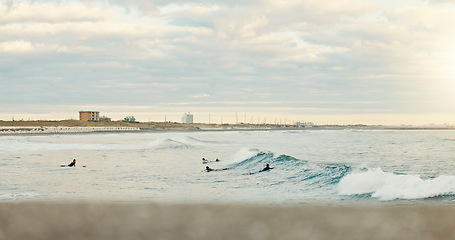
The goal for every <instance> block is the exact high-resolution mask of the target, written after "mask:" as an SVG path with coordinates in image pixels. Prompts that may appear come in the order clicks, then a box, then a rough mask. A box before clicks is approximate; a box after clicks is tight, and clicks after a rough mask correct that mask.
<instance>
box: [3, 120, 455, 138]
mask: <svg viewBox="0 0 455 240" xmlns="http://www.w3.org/2000/svg"><path fill="white" fill-rule="evenodd" d="M275 130H281V131H287V130H455V127H425V126H423V127H413V126H405V127H404V126H369V125H314V126H294V125H281V126H277V125H268V124H263V125H253V124H223V125H219V124H203V123H200V124H180V123H170V122H150V123H139V122H136V123H126V122H82V121H78V120H63V121H1V120H0V136H2V135H35V134H80V133H125V132H138V133H139V132H163V131H188V132H192V131H275Z"/></svg>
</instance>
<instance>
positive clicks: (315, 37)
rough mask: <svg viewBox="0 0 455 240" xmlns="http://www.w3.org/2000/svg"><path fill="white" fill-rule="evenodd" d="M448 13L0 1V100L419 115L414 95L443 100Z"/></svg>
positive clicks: (397, 7) (428, 8) (406, 7)
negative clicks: (275, 106) (280, 106)
mask: <svg viewBox="0 0 455 240" xmlns="http://www.w3.org/2000/svg"><path fill="white" fill-rule="evenodd" d="M454 11H455V10H454V9H452V8H450V7H447V5H442V4H429V5H428V4H423V3H421V2H415V3H413V4H409V3H406V4H405V3H398V2H396V1H394V2H388V1H385V2H384V1H360V0H343V1H337V2H333V1H328V0H322V1H313V0H304V1H297V0H295V1H284V2H283V1H281V2H280V1H272V0H270V1H266V0H262V1H259V0H257V1H247V2H245V1H228V2H226V1H213V0H212V1H208V0H207V1H205V0H204V1H198V2H188V1H161V0H155V1H145V0H144V1H142V0H137V1H134V0H133V1H121V0H109V1H94V0H90V1H76V2H65V1H29V2H27V1H21V2H20V3H14V4H7V3H6V2H5V1H4V2H1V3H0V82H1V83H2V84H3V85H6V86H7V88H8V89H12V91H8V92H7V91H5V90H4V91H1V90H0V101H1V102H4V103H23V104H25V103H28V102H36V103H42V104H51V103H52V102H59V103H62V104H63V103H64V104H75V103H77V104H92V103H94V104H96V103H97V104H103V105H108V104H112V105H118V104H128V103H130V104H134V103H141V104H150V103H154V104H164V105H165V104H173V103H182V102H188V103H189V104H190V105H191V104H193V105H191V106H192V107H195V108H196V107H199V108H202V107H203V106H204V105H203V104H200V102H201V101H197V102H194V100H197V99H203V100H204V102H213V103H217V104H218V103H219V105H220V106H221V105H223V104H222V102H224V103H226V104H225V105H228V104H230V103H233V102H234V100H233V99H236V101H241V102H245V103H251V102H257V101H262V102H279V103H285V104H286V105H291V106H293V107H294V108H297V107H302V109H310V108H318V109H320V110H321V111H323V110H324V109H334V108H339V109H340V111H344V110H345V111H356V109H360V108H363V107H364V106H365V105H368V106H369V109H374V110H375V111H379V112H387V111H390V112H397V111H398V112H401V111H406V110H409V111H410V109H412V111H419V110H418V108H417V107H412V106H413V105H418V104H417V103H420V105H419V106H423V105H425V103H423V104H422V102H423V101H424V100H422V99H423V98H421V97H420V96H422V95H425V96H428V97H427V98H426V99H427V100H428V99H433V100H431V101H432V103H435V102H436V101H438V100H439V99H441V98H440V96H449V95H450V94H449V92H450V91H449V90H444V91H443V92H442V93H441V92H440V89H443V88H442V87H440V86H443V82H445V81H446V79H447V77H443V76H442V75H443V74H442V72H443V70H444V71H446V69H448V67H447V66H448V65H447V61H446V59H447V58H448V57H449V55H450V53H448V50H447V49H453V47H451V46H452V45H453V44H452V43H453V40H455V30H454V29H453V27H452V26H451V23H452V22H453V20H455V19H453V18H454V17H453V16H455V14H453V13H454ZM452 52H453V51H452ZM454 55H455V54H454ZM443 65H444V67H442V66H443ZM443 78H444V79H443ZM430 80H431V81H432V83H433V84H438V85H437V86H439V87H434V88H429V87H428V85H429V84H428V82H430ZM38 92H41V93H44V94H38ZM219 99H222V100H223V101H221V103H220V101H219ZM365 103H369V104H365ZM370 103H374V104H370ZM266 105H267V104H265V105H261V106H259V107H260V108H266ZM426 105H429V104H426ZM231 106H232V107H238V105H236V104H232V105H231ZM428 109H429V107H428ZM192 111H193V110H192ZM302 111H304V110H302ZM323 112H324V111H323Z"/></svg>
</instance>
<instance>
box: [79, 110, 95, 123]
mask: <svg viewBox="0 0 455 240" xmlns="http://www.w3.org/2000/svg"><path fill="white" fill-rule="evenodd" d="M79 120H81V121H85V122H88V121H99V120H100V112H96V111H79Z"/></svg>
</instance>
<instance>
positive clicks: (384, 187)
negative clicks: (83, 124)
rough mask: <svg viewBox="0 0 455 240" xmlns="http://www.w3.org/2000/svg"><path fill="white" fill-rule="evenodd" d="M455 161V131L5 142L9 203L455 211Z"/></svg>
mask: <svg viewBox="0 0 455 240" xmlns="http://www.w3.org/2000/svg"><path fill="white" fill-rule="evenodd" d="M203 157H204V158H207V159H209V160H212V161H213V160H215V159H216V158H219V159H221V161H220V162H209V163H207V164H203V163H202V161H201V159H202V158H203ZM454 157H455V131H450V130H422V131H411V130H407V131H402V130H300V131H243V132H242V131H226V132H202V131H195V132H146V133H121V134H113V133H102V134H101V133H98V134H64V135H27V136H25V135H24V136H1V137H0V170H1V173H0V200H1V201H17V200H19V201H21V200H30V199H32V200H64V201H80V200H114V201H150V200H151V201H155V202H209V203H269V204H302V203H303V204H305V203H327V204H340V203H359V202H360V203H362V202H381V203H383V202H387V203H390V202H392V203H393V202H432V203H433V202H438V203H451V202H452V201H453V200H455V161H453V160H454ZM74 158H75V159H77V167H75V168H69V167H60V165H61V164H69V162H71V160H72V159H74ZM266 164H270V165H271V167H273V168H274V169H272V170H270V171H266V172H260V173H259V172H258V171H260V170H261V169H263V168H264V167H265V165H266ZM82 166H86V167H82ZM206 166H210V167H211V168H213V169H223V168H229V170H221V171H212V172H206V171H204V169H205V167H206Z"/></svg>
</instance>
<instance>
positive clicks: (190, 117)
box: [182, 113, 193, 124]
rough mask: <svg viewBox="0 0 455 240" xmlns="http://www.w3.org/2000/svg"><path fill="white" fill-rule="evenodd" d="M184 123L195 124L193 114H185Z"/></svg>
mask: <svg viewBox="0 0 455 240" xmlns="http://www.w3.org/2000/svg"><path fill="white" fill-rule="evenodd" d="M182 123H183V124H192V123H193V114H190V113H185V114H183V116H182Z"/></svg>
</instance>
